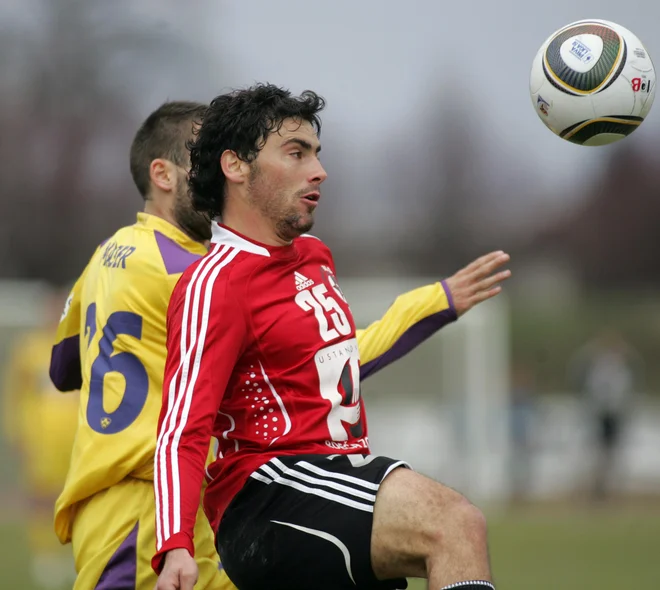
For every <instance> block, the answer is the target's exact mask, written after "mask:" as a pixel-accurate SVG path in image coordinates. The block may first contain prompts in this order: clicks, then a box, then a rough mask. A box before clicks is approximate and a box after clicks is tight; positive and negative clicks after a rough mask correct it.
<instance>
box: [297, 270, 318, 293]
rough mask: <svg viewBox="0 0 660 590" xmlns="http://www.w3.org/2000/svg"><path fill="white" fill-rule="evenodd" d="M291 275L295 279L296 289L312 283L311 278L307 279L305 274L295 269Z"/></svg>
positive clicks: (299, 289)
mask: <svg viewBox="0 0 660 590" xmlns="http://www.w3.org/2000/svg"><path fill="white" fill-rule="evenodd" d="M293 276H294V277H295V279H296V289H297V290H298V291H302V290H303V289H307V287H311V286H312V285H313V284H314V281H313V280H312V279H308V278H307V277H306V276H305V275H301V274H300V273H299V272H297V271H296V272H294V273H293Z"/></svg>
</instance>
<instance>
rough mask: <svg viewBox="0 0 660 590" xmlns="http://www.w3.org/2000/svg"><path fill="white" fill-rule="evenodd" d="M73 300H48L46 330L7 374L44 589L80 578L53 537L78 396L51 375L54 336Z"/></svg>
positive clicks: (10, 434)
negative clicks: (59, 387)
mask: <svg viewBox="0 0 660 590" xmlns="http://www.w3.org/2000/svg"><path fill="white" fill-rule="evenodd" d="M67 294H68V291H67V292H63V291H60V290H57V291H53V292H51V293H49V294H48V295H47V297H46V300H45V321H44V325H43V326H42V327H39V328H35V329H33V330H30V331H28V332H26V333H25V334H23V335H22V336H21V337H20V339H18V340H17V341H16V343H15V345H14V346H13V349H12V352H11V356H10V358H9V361H8V364H7V366H6V367H5V372H4V374H5V383H4V396H3V405H4V407H3V412H2V415H3V419H4V432H5V435H6V437H7V439H8V442H9V444H10V446H11V447H12V448H13V450H14V452H15V453H16V454H17V455H18V458H19V465H20V468H19V469H20V470H19V480H20V485H21V487H22V491H23V496H22V497H23V500H24V503H25V504H24V509H25V512H26V515H25V518H24V521H25V522H26V523H28V527H27V530H28V540H29V546H30V553H31V558H32V563H31V573H32V577H33V580H34V583H35V584H36V585H37V586H38V587H40V588H61V587H66V586H67V585H69V586H70V584H71V582H72V580H73V577H74V567H73V559H72V557H71V552H70V551H68V550H67V548H65V547H62V545H61V544H60V542H59V540H58V539H57V537H56V535H55V533H54V531H53V507H54V504H55V499H56V498H57V496H58V495H59V493H60V491H61V490H62V486H63V485H64V480H65V479H66V474H67V470H68V468H69V459H70V457H71V449H72V447H73V440H74V438H75V434H76V426H77V421H78V396H77V395H62V394H61V393H60V392H58V391H57V390H56V389H55V387H54V386H53V384H52V383H51V381H50V377H49V375H48V369H49V365H50V352H51V347H52V342H53V334H54V333H55V331H56V330H57V325H58V323H59V319H60V315H61V313H62V308H63V307H64V301H65V299H66V296H67Z"/></svg>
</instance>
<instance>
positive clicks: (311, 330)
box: [153, 226, 369, 571]
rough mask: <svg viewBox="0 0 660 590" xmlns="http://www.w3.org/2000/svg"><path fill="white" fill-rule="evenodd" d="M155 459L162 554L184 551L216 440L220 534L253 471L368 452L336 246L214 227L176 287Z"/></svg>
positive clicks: (215, 502) (210, 497)
mask: <svg viewBox="0 0 660 590" xmlns="http://www.w3.org/2000/svg"><path fill="white" fill-rule="evenodd" d="M167 349H168V354H167V362H166V367H165V380H164V391H163V407H162V410H161V414H160V420H159V425H158V443H157V449H156V459H155V478H154V479H155V490H156V505H157V523H156V532H157V554H156V555H155V557H154V560H153V566H154V568H155V569H156V571H159V569H160V567H161V565H162V557H163V555H164V553H165V552H167V551H169V550H171V549H174V548H179V547H185V548H187V549H188V551H190V553H191V554H193V543H192V537H193V528H194V524H195V515H196V511H197V507H198V504H199V498H200V492H201V487H202V483H203V478H204V466H205V462H206V458H207V452H208V445H209V440H210V437H211V436H214V437H215V438H217V439H218V441H219V449H218V456H217V458H216V460H215V461H214V462H213V463H212V464H211V465H210V466H209V467H208V469H207V472H206V476H207V479H208V482H209V483H208V486H207V488H206V491H205V495H204V509H205V512H206V515H207V516H208V518H209V520H210V522H211V524H212V526H213V528H214V530H216V529H217V526H218V524H219V523H220V519H221V517H222V514H223V512H224V510H225V508H226V507H227V505H228V504H229V502H230V501H231V500H232V498H233V497H234V495H235V494H236V493H237V492H238V491H239V490H240V489H241V487H242V486H243V484H244V483H245V481H246V480H247V478H248V477H249V476H250V474H251V473H252V472H253V471H255V470H256V469H257V468H258V467H259V466H261V465H262V464H263V463H266V462H267V461H268V460H270V459H271V458H272V457H275V456H280V455H291V454H306V453H315V454H317V453H319V454H333V453H361V454H368V453H369V443H368V439H367V424H366V419H365V414H364V408H363V404H362V400H361V398H360V380H359V371H360V366H359V363H360V360H359V354H358V347H357V341H356V339H355V325H354V322H353V317H352V315H351V311H350V309H349V306H348V304H347V303H346V300H345V298H344V295H343V294H342V292H341V289H340V288H339V285H338V284H337V280H336V279H335V272H334V264H333V260H332V256H331V254H330V250H329V249H328V248H327V246H325V245H324V244H323V242H321V241H320V240H318V239H316V238H313V237H306V236H302V237H300V238H298V239H296V240H294V241H293V243H292V244H291V245H290V246H284V247H271V246H265V245H263V244H258V243H255V242H253V241H251V240H249V239H247V238H245V237H243V236H240V235H238V234H237V233H236V232H233V231H232V230H229V229H228V228H225V227H222V226H218V227H216V228H214V236H213V241H212V247H211V249H210V251H209V253H208V254H207V255H206V256H205V257H204V258H202V259H201V260H200V261H199V262H197V263H194V264H193V265H192V266H190V267H189V268H188V269H187V270H186V271H185V272H184V274H183V275H182V277H181V280H180V281H179V283H178V284H177V286H176V288H175V290H174V292H173V294H172V298H171V300H170V306H169V310H168V338H167Z"/></svg>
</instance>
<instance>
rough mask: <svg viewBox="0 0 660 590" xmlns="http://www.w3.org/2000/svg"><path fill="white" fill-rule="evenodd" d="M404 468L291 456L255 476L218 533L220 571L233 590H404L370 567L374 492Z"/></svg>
mask: <svg viewBox="0 0 660 590" xmlns="http://www.w3.org/2000/svg"><path fill="white" fill-rule="evenodd" d="M397 467H408V465H407V464H406V463H405V462H403V461H395V460H393V459H388V458H387V457H374V456H373V455H367V456H364V455H294V456H286V457H279V458H275V459H271V460H270V461H269V462H268V463H266V464H265V465H262V466H261V467H260V468H259V469H257V470H256V471H255V472H254V473H253V474H252V475H251V477H250V478H249V479H248V481H247V483H246V484H245V486H243V489H242V490H241V491H240V492H239V493H238V494H237V495H236V497H235V498H234V499H233V500H232V502H231V503H230V504H229V506H228V507H227V510H226V511H225V514H224V515H223V517H222V521H221V522H220V527H219V528H218V531H217V537H216V543H217V549H218V553H219V554H220V559H221V560H222V565H223V567H224V568H225V571H226V572H227V575H228V576H229V577H230V578H231V580H232V582H234V584H235V585H236V586H237V587H238V588H239V590H262V589H263V590H266V589H267V590H341V589H342V588H346V589H349V588H350V589H351V590H355V589H365V590H366V589H372V588H373V589H374V590H376V589H378V590H395V589H403V588H407V583H406V580H405V579H397V580H387V581H379V580H377V579H376V577H375V575H374V572H373V570H372V568H371V529H372V525H373V509H374V502H375V500H376V492H377V491H378V488H379V486H380V484H381V482H382V481H383V479H385V477H386V476H387V474H388V473H390V472H391V471H392V470H393V469H396V468H397Z"/></svg>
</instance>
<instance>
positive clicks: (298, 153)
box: [289, 151, 303, 160]
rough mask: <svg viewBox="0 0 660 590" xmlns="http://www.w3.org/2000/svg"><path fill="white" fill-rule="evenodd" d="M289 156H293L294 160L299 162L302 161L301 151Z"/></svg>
mask: <svg viewBox="0 0 660 590" xmlns="http://www.w3.org/2000/svg"><path fill="white" fill-rule="evenodd" d="M289 155H291V156H293V157H294V158H298V159H299V160H302V157H303V153H302V152H301V151H297V152H291V153H290V154H289Z"/></svg>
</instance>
